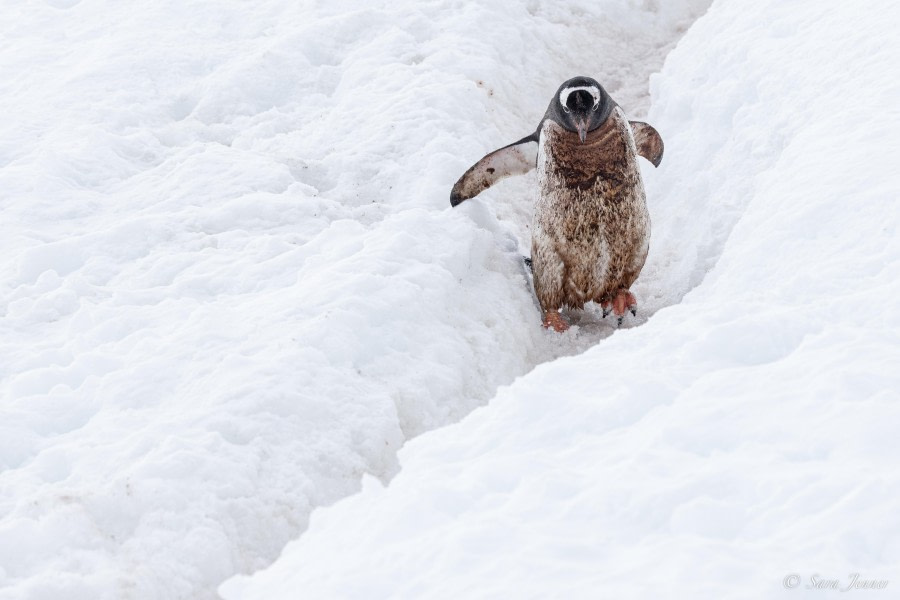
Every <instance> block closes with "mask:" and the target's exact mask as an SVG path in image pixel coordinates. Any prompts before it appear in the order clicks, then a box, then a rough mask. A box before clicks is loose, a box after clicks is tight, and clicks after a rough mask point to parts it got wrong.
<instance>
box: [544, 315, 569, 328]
mask: <svg viewBox="0 0 900 600" xmlns="http://www.w3.org/2000/svg"><path fill="white" fill-rule="evenodd" d="M551 327H552V328H553V330H554V331H556V332H559V333H562V332H563V331H565V330H567V329H568V328H569V324H568V323H566V320H565V319H563V317H562V315H561V314H559V311H558V310H548V311H547V312H545V313H544V328H545V329H549V328H551Z"/></svg>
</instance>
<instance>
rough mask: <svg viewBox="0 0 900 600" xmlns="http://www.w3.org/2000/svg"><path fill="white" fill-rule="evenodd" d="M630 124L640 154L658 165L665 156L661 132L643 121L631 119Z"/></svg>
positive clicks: (654, 164) (655, 165)
mask: <svg viewBox="0 0 900 600" xmlns="http://www.w3.org/2000/svg"><path fill="white" fill-rule="evenodd" d="M629 124H630V125H631V134H632V135H633V136H634V144H635V146H637V152H638V154H640V155H641V156H643V157H644V158H646V159H647V160H649V161H650V162H651V163H653V166H654V167H658V166H659V163H660V162H662V157H663V141H662V138H661V137H660V135H659V132H658V131H656V130H655V129H654V128H653V126H652V125H648V124H647V123H644V122H643V121H629Z"/></svg>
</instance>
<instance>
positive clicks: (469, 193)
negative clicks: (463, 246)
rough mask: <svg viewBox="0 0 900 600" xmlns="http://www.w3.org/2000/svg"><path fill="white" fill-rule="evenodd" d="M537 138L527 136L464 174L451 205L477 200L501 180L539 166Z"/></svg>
mask: <svg viewBox="0 0 900 600" xmlns="http://www.w3.org/2000/svg"><path fill="white" fill-rule="evenodd" d="M537 141H538V140H537V136H536V135H535V134H532V135H529V136H528V137H524V138H522V139H521V140H519V141H518V142H513V143H512V144H510V145H509V146H504V147H502V148H500V149H499V150H494V151H493V152H491V153H490V154H488V155H486V156H485V157H484V158H482V159H481V160H479V161H478V162H477V163H475V164H474V165H472V166H471V167H469V170H468V171H466V172H465V173H463V176H462V177H460V178H459V181H457V182H456V184H454V186H453V189H452V190H451V191H450V206H456V205H457V204H459V203H460V202H462V201H464V200H468V199H469V198H474V197H475V196H477V195H478V194H480V193H481V192H482V191H484V190H486V189H488V188H489V187H491V186H492V185H494V184H495V183H497V182H498V181H500V180H501V179H503V178H505V177H509V176H510V175H522V174H525V173H527V172H528V171H530V170H531V169H533V168H534V167H535V165H536V164H537V149H538V144H537Z"/></svg>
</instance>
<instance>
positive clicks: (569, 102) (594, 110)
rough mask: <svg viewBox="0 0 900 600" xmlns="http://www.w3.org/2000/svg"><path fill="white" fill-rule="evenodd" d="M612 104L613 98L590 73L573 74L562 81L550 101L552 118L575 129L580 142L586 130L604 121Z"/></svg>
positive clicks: (592, 128)
mask: <svg viewBox="0 0 900 600" xmlns="http://www.w3.org/2000/svg"><path fill="white" fill-rule="evenodd" d="M613 106H615V102H613V99H612V98H610V97H609V94H607V93H606V90H604V89H603V87H602V86H601V85H600V84H599V83H597V81H596V80H594V79H591V78H590V77H573V78H572V79H570V80H568V81H566V82H564V83H563V84H562V85H561V86H559V90H557V92H556V97H555V98H554V99H553V101H552V102H551V103H550V107H551V116H552V117H554V120H555V121H556V122H557V123H559V124H560V125H562V126H563V128H565V129H567V130H568V131H573V132H576V133H577V134H578V137H579V138H580V139H581V142H582V143H584V140H585V138H586V137H587V134H588V132H589V131H593V130H595V129H597V128H598V127H600V126H601V125H603V123H605V122H606V119H607V118H609V114H610V113H611V112H612V109H613Z"/></svg>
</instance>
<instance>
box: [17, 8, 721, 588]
mask: <svg viewBox="0 0 900 600" xmlns="http://www.w3.org/2000/svg"><path fill="white" fill-rule="evenodd" d="M704 5H705V2H702V1H699V0H685V1H683V2H676V3H665V6H660V7H656V6H655V5H654V3H636V2H629V1H627V0H606V1H604V2H593V1H587V0H584V1H581V2H572V3H566V4H565V5H560V4H559V3H557V2H553V1H549V0H548V1H533V2H528V3H519V2H513V1H512V0H509V1H505V2H495V3H483V4H475V3H469V4H459V3H453V2H437V3H428V4H423V3H419V2H412V1H409V2H392V3H382V4H380V5H376V6H374V7H369V8H362V7H361V6H360V5H359V4H358V3H355V2H341V1H337V2H336V1H330V2H322V3H311V2H304V3H297V2H288V1H285V0H268V1H266V0H264V1H261V2H255V3H252V4H251V5H248V4H247V3H243V2H219V1H217V2H190V3H183V2H174V1H169V2H152V3H122V2H112V1H109V0H82V1H80V2H79V1H78V0H52V1H51V0H48V1H46V2H31V3H5V5H4V8H3V16H4V18H3V20H2V22H0V32H2V35H0V203H2V210H3V219H2V221H0V255H2V256H3V261H0V317H2V320H0V398H2V401H0V411H2V412H0V597H3V598H16V599H17V600H18V599H39V598H67V599H68V600H77V599H80V598H86V599H91V600H96V599H98V598H102V599H105V598H116V599H122V598H139V599H148V598H209V597H213V596H214V594H215V592H214V590H215V587H216V586H217V585H218V583H219V582H221V581H222V580H224V579H225V578H227V577H229V576H231V575H232V574H234V573H236V572H250V571H252V570H254V569H258V568H261V567H263V566H265V565H267V564H269V562H271V561H272V560H273V559H274V558H275V557H276V556H277V554H278V552H279V551H280V550H281V548H282V547H283V545H284V544H285V543H286V542H287V541H288V540H291V539H293V538H295V537H297V536H298V535H299V534H300V532H302V531H303V530H304V528H305V527H306V523H307V517H308V514H309V512H310V511H311V510H312V508H313V507H315V506H320V505H323V504H328V503H331V502H334V501H335V500H337V499H338V498H341V497H343V496H345V495H347V494H350V493H352V492H354V491H357V490H358V489H359V486H360V483H359V482H360V478H361V476H362V474H363V473H371V474H373V475H374V476H376V477H379V478H382V479H384V480H387V479H388V478H390V477H391V476H392V475H393V474H394V473H395V472H396V470H397V462H396V451H397V449H398V448H399V447H400V445H401V444H402V443H403V442H404V440H405V439H407V438H408V437H410V436H412V435H415V434H418V433H421V432H423V431H425V430H428V429H431V428H433V427H436V426H438V425H444V424H447V423H451V422H454V421H456V420H458V419H459V418H461V417H462V416H463V415H465V414H466V413H467V412H469V411H470V410H472V409H473V408H474V407H476V406H479V405H481V404H483V403H484V402H486V401H487V399H489V398H490V397H492V396H493V395H494V393H495V391H496V389H497V387H498V386H499V385H502V384H506V383H509V382H511V381H512V380H513V379H514V378H515V377H516V376H518V375H520V374H522V373H525V372H527V371H528V370H530V369H531V368H532V367H533V366H534V365H535V364H537V363H539V362H541V361H542V360H546V359H548V358H553V357H556V356H559V355H563V354H571V353H574V352H577V351H579V350H580V349H581V348H584V347H587V346H589V345H591V344H593V343H595V342H596V341H597V340H598V339H600V338H602V337H605V336H607V335H609V334H610V332H611V329H610V328H609V326H608V324H606V323H602V322H600V320H599V319H598V318H596V315H594V316H593V317H592V316H591V315H590V314H587V315H586V316H585V317H584V319H583V320H582V321H581V322H582V327H580V328H577V327H576V328H573V331H572V332H571V333H569V334H567V335H566V336H562V337H559V336H552V335H550V334H548V333H546V332H544V331H542V330H541V329H540V328H539V327H538V323H539V315H538V312H537V309H536V307H535V305H534V301H533V298H532V294H531V291H530V289H529V288H528V285H527V281H526V278H525V274H524V272H523V268H522V262H521V259H520V248H522V247H526V248H527V245H528V244H527V231H526V230H525V225H524V223H526V219H524V217H523V215H526V214H527V212H528V206H529V203H530V196H529V193H528V192H527V191H526V190H527V189H528V183H529V182H528V181H527V180H522V181H519V182H509V183H508V184H506V185H505V186H498V188H497V189H496V190H491V191H490V194H486V195H485V198H484V199H483V201H479V202H477V203H476V202H473V203H470V205H469V206H465V207H461V208H460V209H457V210H453V211H451V210H449V207H448V191H449V188H450V186H451V185H452V183H453V181H454V180H455V178H456V177H457V176H458V175H459V174H460V173H462V172H463V171H464V170H465V168H467V167H468V166H469V165H470V164H471V163H472V162H473V161H474V160H477V159H478V158H480V157H481V156H482V155H483V154H484V153H485V152H486V151H488V150H491V149H494V148H496V147H498V146H500V145H503V144H506V143H508V142H510V141H512V140H515V139H518V138H519V137H521V136H522V135H523V134H525V133H527V132H528V131H530V130H531V128H532V127H533V126H534V124H535V123H536V122H537V119H538V118H539V117H540V115H541V114H542V113H543V111H544V108H545V106H546V103H547V102H548V99H549V97H550V94H552V93H553V91H554V90H555V89H556V87H557V85H558V84H559V82H560V81H562V80H564V79H565V78H568V77H571V76H573V75H575V74H577V73H587V74H591V75H594V76H596V77H598V78H599V79H601V80H603V81H604V83H606V84H607V86H608V87H609V89H610V91H611V93H612V94H613V96H614V97H615V98H616V99H617V100H619V101H620V103H622V104H623V105H624V106H625V107H626V108H629V109H630V110H631V112H632V113H635V114H640V113H641V111H642V110H643V109H644V108H645V107H646V106H647V99H646V91H645V90H646V81H647V77H648V76H649V74H650V73H651V72H653V71H655V70H656V69H658V67H659V66H660V64H661V60H662V56H663V55H664V53H665V52H666V51H667V49H668V48H669V47H670V46H671V44H672V43H673V41H674V39H675V38H676V37H677V36H678V35H679V34H680V32H681V31H682V30H683V28H684V26H685V25H686V24H687V23H689V22H690V20H691V18H692V17H693V16H694V15H695V14H697V13H698V12H699V11H701V10H702V9H703V8H704ZM516 198H520V199H521V201H520V202H519V203H518V204H517V203H516V202H515V199H516ZM498 215H499V216H500V217H501V219H499V220H498V219H497V216H498ZM687 289H688V288H687V287H686V286H681V287H677V286H676V288H675V289H674V291H672V293H671V294H669V295H668V296H666V297H665V298H663V297H661V296H660V297H659V298H656V299H653V300H652V301H650V302H649V303H648V304H647V305H645V307H646V310H645V312H644V313H643V316H642V318H646V315H647V314H649V313H650V312H651V311H652V309H653V307H654V306H657V307H658V306H662V305H664V304H666V303H671V302H673V301H674V300H676V299H677V297H678V295H679V294H682V293H684V291H686V290H687ZM653 302H655V305H654V304H653ZM592 319H593V320H592ZM579 330H580V331H579Z"/></svg>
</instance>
